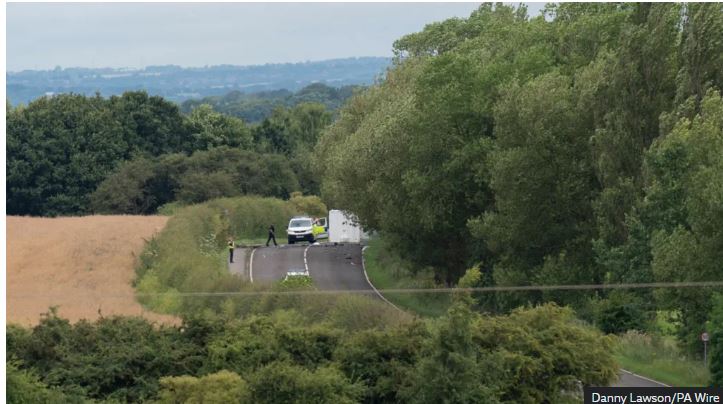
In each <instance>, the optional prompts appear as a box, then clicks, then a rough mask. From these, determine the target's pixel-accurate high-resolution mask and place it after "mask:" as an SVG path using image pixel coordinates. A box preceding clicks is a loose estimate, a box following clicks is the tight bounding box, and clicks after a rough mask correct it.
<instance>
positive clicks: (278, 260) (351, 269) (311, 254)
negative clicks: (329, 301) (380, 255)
mask: <svg viewBox="0 0 723 404" xmlns="http://www.w3.org/2000/svg"><path fill="white" fill-rule="evenodd" d="M361 250H362V246H361V245H359V244H339V245H334V244H327V243H322V244H318V245H312V246H309V245H307V244H301V245H299V244H295V245H285V246H278V247H260V248H257V249H256V250H255V251H254V254H253V257H252V260H251V263H250V265H249V273H250V277H251V278H252V279H253V282H264V283H273V282H276V281H280V280H282V279H283V278H284V276H286V272H287V271H290V270H297V271H298V270H301V271H303V270H307V271H308V272H309V276H311V279H313V281H314V284H315V285H316V287H318V288H319V289H321V290H339V291H364V292H368V293H369V294H370V295H374V296H376V293H375V292H374V289H373V288H372V287H371V285H369V283H368V282H367V280H366V277H365V276H364V269H363V267H362V255H361Z"/></svg>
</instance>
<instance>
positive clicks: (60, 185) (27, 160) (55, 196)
mask: <svg viewBox="0 0 723 404" xmlns="http://www.w3.org/2000/svg"><path fill="white" fill-rule="evenodd" d="M131 109H132V110H133V111H132V113H131V111H130V110H131ZM181 126H182V118H181V116H180V115H179V113H178V109H177V108H176V107H175V105H173V104H170V103H167V102H166V101H163V99H162V98H160V97H149V96H148V95H147V94H146V93H145V92H135V93H133V92H131V93H126V94H124V95H123V96H122V97H112V98H111V99H109V100H106V99H103V98H100V97H99V96H96V97H92V98H87V97H83V96H79V95H73V94H70V95H59V96H56V97H50V98H40V99H38V100H36V101H33V102H31V103H30V104H29V105H28V106H27V107H24V108H16V109H14V110H12V111H11V113H10V114H9V115H8V119H7V134H8V140H7V146H8V149H7V154H8V160H7V167H6V168H7V172H8V178H7V180H8V197H7V202H8V213H9V214H30V215H50V216H54V215H61V214H79V213H84V212H86V211H87V207H88V202H89V201H88V198H89V195H90V193H91V192H93V190H95V187H96V186H97V185H98V184H99V183H100V182H101V181H102V180H103V179H104V178H105V176H106V173H107V172H109V171H111V170H112V169H114V168H115V167H116V166H117V165H118V163H119V162H121V161H123V160H125V159H128V158H130V156H131V155H133V154H135V153H149V154H151V155H158V154H161V153H163V152H173V151H180V150H182V149H183V147H184V145H183V141H184V140H183V139H184V136H185V132H184V131H183V130H182V127H181Z"/></svg>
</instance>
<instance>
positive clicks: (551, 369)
mask: <svg viewBox="0 0 723 404" xmlns="http://www.w3.org/2000/svg"><path fill="white" fill-rule="evenodd" d="M476 321H477V323H476V324H477V325H476V326H475V327H474V328H475V331H474V332H473V336H472V338H473V340H474V341H475V345H477V346H479V347H481V348H482V349H488V350H491V351H492V352H494V353H495V354H496V355H497V357H499V358H502V364H501V366H502V374H504V375H507V376H506V377H504V379H503V380H502V381H501V383H500V388H501V390H502V391H503V392H504V393H503V394H502V398H503V400H509V401H514V402H543V401H550V402H554V401H555V399H554V398H556V397H557V398H559V397H560V395H561V394H563V393H564V392H566V391H571V390H572V388H573V386H574V384H575V383H576V382H577V381H580V382H582V384H583V385H597V386H603V385H608V384H609V383H610V382H612V381H613V380H616V379H617V372H618V369H617V364H616V363H615V361H614V360H613V358H612V356H611V351H612V350H613V348H614V340H613V338H612V337H608V336H601V335H600V333H599V332H598V331H597V330H594V329H592V328H589V327H586V326H584V325H581V324H580V323H579V322H578V321H577V320H576V319H575V318H574V316H573V312H572V310H570V309H568V308H560V307H557V306H555V305H553V304H547V305H544V306H540V307H536V308H533V309H526V310H525V309H517V310H515V311H513V312H512V314H511V315H510V316H509V317H496V318H489V319H486V318H484V317H482V318H477V320H476Z"/></svg>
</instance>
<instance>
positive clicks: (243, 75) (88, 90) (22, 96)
mask: <svg viewBox="0 0 723 404" xmlns="http://www.w3.org/2000/svg"><path fill="white" fill-rule="evenodd" d="M390 63H391V59H389V58H382V57H360V58H347V59H332V60H325V61H319V62H304V63H284V64H265V65H254V66H231V65H221V66H210V67H190V68H184V67H180V66H174V65H169V66H149V67H146V68H144V69H113V68H98V69H92V68H80V67H77V68H76V67H74V68H65V69H63V68H60V67H58V68H56V69H54V70H24V71H21V72H8V73H6V79H7V87H6V89H7V97H8V98H9V99H10V102H12V103H13V104H14V105H17V104H18V103H25V104H27V103H28V102H29V101H31V100H33V99H35V98H38V97H40V96H43V95H46V94H55V93H70V92H73V93H79V94H85V95H93V94H95V93H96V92H98V93H100V94H101V95H103V96H110V95H120V94H122V93H123V92H125V91H129V90H146V91H147V92H148V93H149V94H151V95H160V96H163V97H164V98H166V99H168V100H171V101H175V102H178V103H181V102H183V101H185V100H188V99H194V98H203V97H209V96H221V95H225V94H228V93H229V92H232V91H237V92H239V93H241V92H243V93H247V94H248V93H256V92H261V91H274V90H281V89H286V90H289V91H297V90H300V89H302V88H304V87H306V86H308V85H309V84H313V83H323V84H326V85H328V86H333V87H344V86H351V85H368V84H371V83H372V82H373V81H374V79H375V78H376V77H379V76H380V75H383V74H384V72H385V70H386V68H387V67H388V66H389V65H390Z"/></svg>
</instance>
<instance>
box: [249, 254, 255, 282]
mask: <svg viewBox="0 0 723 404" xmlns="http://www.w3.org/2000/svg"><path fill="white" fill-rule="evenodd" d="M255 252H256V248H254V249H253V250H251V259H250V260H249V279H250V280H251V283H254V253H255Z"/></svg>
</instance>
